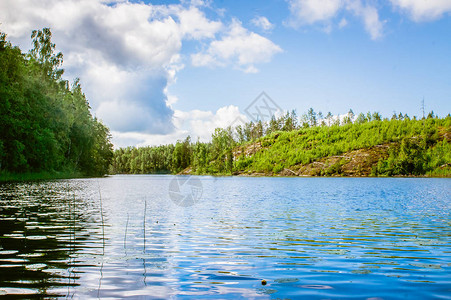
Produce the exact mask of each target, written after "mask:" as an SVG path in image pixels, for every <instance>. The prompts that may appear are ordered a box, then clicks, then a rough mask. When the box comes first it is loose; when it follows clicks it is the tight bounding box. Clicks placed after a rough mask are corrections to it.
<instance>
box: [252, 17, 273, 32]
mask: <svg viewBox="0 0 451 300" xmlns="http://www.w3.org/2000/svg"><path fill="white" fill-rule="evenodd" d="M251 24H253V25H254V26H256V27H258V28H260V29H262V30H264V31H270V30H272V29H273V28H274V24H272V23H271V22H269V20H268V19H267V18H266V17H263V16H258V17H255V18H253V19H252V20H251Z"/></svg>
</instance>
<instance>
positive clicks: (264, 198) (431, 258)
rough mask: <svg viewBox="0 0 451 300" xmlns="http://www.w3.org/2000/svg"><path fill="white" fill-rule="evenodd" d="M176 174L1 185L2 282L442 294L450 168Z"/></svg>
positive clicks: (183, 293)
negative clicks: (411, 175)
mask: <svg viewBox="0 0 451 300" xmlns="http://www.w3.org/2000/svg"><path fill="white" fill-rule="evenodd" d="M175 178H176V177H173V176H112V177H109V178H102V179H76V180H61V181H49V182H38V183H18V184H3V185H0V234H1V235H0V294H21V295H23V294H27V295H36V294H38V295H47V296H50V297H53V296H61V297H71V298H72V297H74V298H82V299H85V298H102V297H110V298H124V297H132V298H147V297H148V298H162V299H167V298H177V299H178V298H195V299H200V298H229V299H234V298H248V299H249V298H256V299H260V298H262V299H264V298H288V299H297V298H309V299H311V298H320V299H324V298H326V299H328V298H341V299H343V298H346V299H349V298H354V299H369V298H371V299H405V298H410V299H428V298H434V299H451V226H450V225H451V212H450V211H451V180H449V179H375V178H360V179H358V178H237V177H232V178H231V177H229V178H213V177H191V178H190V179H191V180H192V182H194V183H196V182H197V185H194V186H192V187H191V188H190V187H188V183H187V184H184V185H182V183H183V182H181V181H175V180H178V179H180V177H177V179H175ZM185 178H186V177H185ZM171 182H172V183H171ZM174 183H175V186H177V184H179V186H180V187H181V189H180V193H178V191H177V188H174ZM170 190H171V191H172V192H171V193H170V192H169V191H170ZM187 193H189V195H192V198H183V197H182V198H183V199H185V200H186V199H188V200H190V201H191V202H195V204H194V205H193V206H180V205H177V204H176V203H179V204H184V205H185V204H186V205H188V204H190V203H188V202H183V201H185V200H183V201H181V200H180V199H182V198H180V197H179V198H177V197H178V196H180V195H182V196H183V195H188V194H187ZM171 197H172V198H171ZM262 279H265V280H266V281H267V285H264V286H263V285H262V284H261V280H262ZM27 297H28V296H27Z"/></svg>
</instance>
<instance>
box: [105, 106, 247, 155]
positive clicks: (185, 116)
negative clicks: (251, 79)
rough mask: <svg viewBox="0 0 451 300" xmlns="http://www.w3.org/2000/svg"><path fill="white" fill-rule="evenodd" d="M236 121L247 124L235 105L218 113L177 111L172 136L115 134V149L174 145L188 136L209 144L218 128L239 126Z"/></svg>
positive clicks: (222, 108) (137, 133) (130, 133)
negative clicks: (135, 146) (131, 146)
mask: <svg viewBox="0 0 451 300" xmlns="http://www.w3.org/2000/svg"><path fill="white" fill-rule="evenodd" d="M236 120H240V121H243V122H247V121H248V119H247V117H246V116H245V115H243V114H241V113H240V111H239V109H238V107H236V106H234V105H229V106H224V107H221V108H219V109H218V110H217V111H216V112H211V111H201V110H192V111H188V112H184V111H180V110H175V111H174V116H173V123H174V125H175V127H176V129H175V130H174V131H173V132H171V133H170V134H165V135H162V134H145V133H139V132H127V133H122V132H113V137H114V138H113V143H114V145H115V147H126V146H130V145H138V146H155V145H162V144H169V143H174V141H177V140H183V139H185V138H186V137H187V136H188V135H190V136H191V140H192V141H197V140H198V139H199V140H200V141H201V142H207V141H210V140H211V134H212V133H213V132H214V130H215V129H216V128H226V127H228V126H231V125H232V124H234V125H238V124H237V123H236Z"/></svg>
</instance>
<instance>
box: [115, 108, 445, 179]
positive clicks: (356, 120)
mask: <svg viewBox="0 0 451 300" xmlns="http://www.w3.org/2000/svg"><path fill="white" fill-rule="evenodd" d="M450 142H451V116H450V115H448V116H446V117H444V118H439V117H437V116H435V115H434V113H433V112H430V113H429V114H428V115H427V116H424V117H422V118H421V119H418V118H417V117H413V118H410V117H409V116H408V115H404V114H402V113H399V114H396V113H395V114H393V116H391V118H383V117H382V116H381V115H380V114H379V113H378V112H375V113H370V112H368V113H367V114H363V113H360V114H359V115H357V116H356V115H354V113H353V111H352V110H350V111H349V112H348V113H347V114H346V115H345V116H344V117H342V118H338V117H334V116H333V115H332V113H330V112H329V113H328V114H327V115H326V116H324V115H323V114H322V113H320V112H318V113H316V112H315V111H314V109H313V108H310V109H309V110H308V111H307V112H306V113H305V114H303V115H302V116H301V117H300V118H299V117H297V115H296V112H295V111H292V112H291V113H286V114H285V115H283V116H280V117H278V118H276V117H273V118H272V119H271V121H269V122H261V121H259V122H256V123H254V122H249V123H246V124H244V125H239V126H237V127H234V128H232V127H228V128H217V129H216V130H215V132H214V133H213V134H212V138H211V142H208V143H204V142H199V141H197V142H193V141H191V138H190V137H189V136H188V137H187V138H186V139H185V140H181V141H177V143H175V144H174V145H161V146H157V147H140V148H136V147H128V148H121V149H117V150H115V152H114V158H113V163H112V167H111V173H113V174H118V173H120V174H149V173H172V174H177V173H180V172H181V173H182V174H211V175H240V174H242V175H246V174H248V175H266V176H272V175H285V176H292V175H297V176H301V175H307V176H444V177H448V176H451V144H450ZM362 157H363V159H362Z"/></svg>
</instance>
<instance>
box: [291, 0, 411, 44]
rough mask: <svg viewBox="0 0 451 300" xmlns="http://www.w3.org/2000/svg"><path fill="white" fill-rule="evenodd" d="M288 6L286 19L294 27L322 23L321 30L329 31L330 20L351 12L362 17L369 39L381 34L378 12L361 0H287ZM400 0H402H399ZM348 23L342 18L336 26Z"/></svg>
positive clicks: (340, 26)
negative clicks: (288, 14)
mask: <svg viewBox="0 0 451 300" xmlns="http://www.w3.org/2000/svg"><path fill="white" fill-rule="evenodd" d="M287 1H288V3H289V6H290V11H291V16H290V19H289V21H288V24H289V25H290V26H293V27H295V28H297V27H300V26H307V25H312V24H318V23H319V24H322V25H323V30H324V31H325V32H327V33H330V32H331V30H332V25H331V24H332V22H333V21H334V19H335V18H336V17H337V16H338V15H339V14H340V13H344V12H351V13H352V14H353V15H354V16H356V17H358V18H360V19H362V21H363V24H364V27H365V30H366V31H367V32H368V33H369V34H370V36H371V39H373V40H376V39H379V38H381V37H382V36H383V29H384V21H381V20H380V18H379V12H378V10H377V9H376V7H375V6H373V5H371V4H370V3H368V2H366V1H365V4H364V3H362V1H361V0H287ZM400 1H402V0H400ZM347 24H348V22H347V20H346V19H344V18H342V19H341V21H339V22H338V27H339V28H343V27H345V26H346V25H347Z"/></svg>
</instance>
